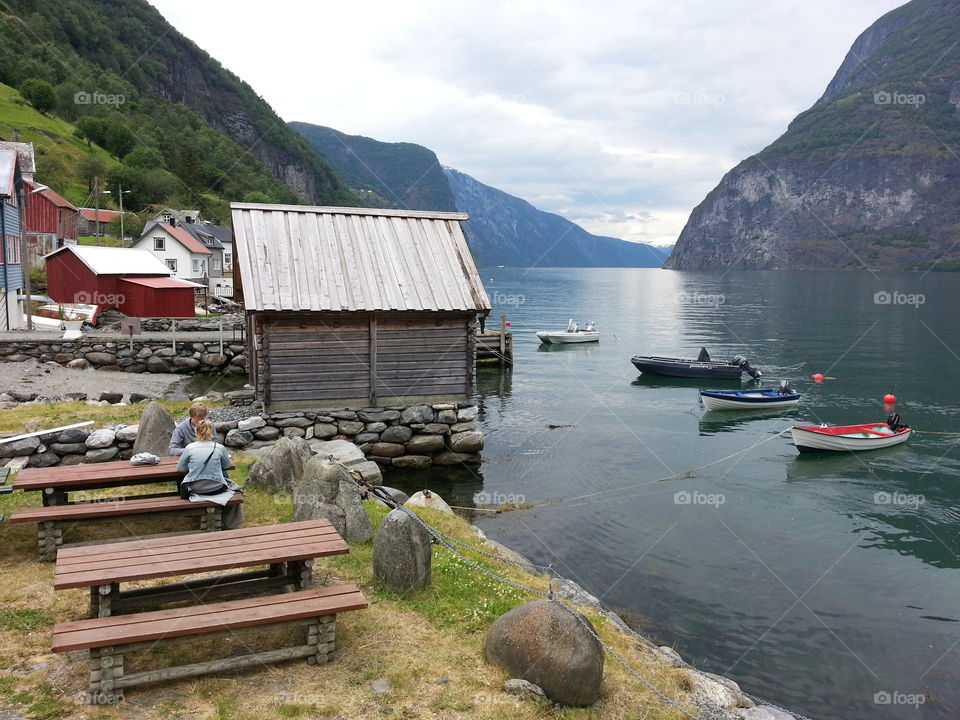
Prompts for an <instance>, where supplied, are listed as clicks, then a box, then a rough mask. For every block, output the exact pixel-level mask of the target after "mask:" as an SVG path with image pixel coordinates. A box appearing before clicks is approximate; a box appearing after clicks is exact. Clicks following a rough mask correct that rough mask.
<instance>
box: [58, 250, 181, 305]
mask: <svg viewBox="0 0 960 720" xmlns="http://www.w3.org/2000/svg"><path fill="white" fill-rule="evenodd" d="M45 260H46V263H47V295H49V296H50V297H51V298H52V299H53V300H54V301H55V302H58V303H82V304H87V305H99V306H100V307H101V309H104V310H106V309H108V308H116V309H117V310H119V311H120V312H122V313H123V314H124V315H129V316H130V317H194V315H195V312H196V311H195V310H194V307H195V305H194V292H195V290H194V289H195V288H196V287H197V285H196V283H191V282H187V281H186V280H177V279H175V278H172V277H170V269H169V268H168V267H167V266H166V265H165V264H164V263H163V262H161V261H160V260H158V259H157V258H156V256H154V255H153V253H151V252H149V251H147V250H132V249H129V248H112V247H95V246H90V245H67V246H65V247H62V248H60V249H59V250H54V251H53V252H52V253H50V254H49V255H47V256H46V257H45Z"/></svg>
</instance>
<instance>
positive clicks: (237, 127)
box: [0, 0, 362, 220]
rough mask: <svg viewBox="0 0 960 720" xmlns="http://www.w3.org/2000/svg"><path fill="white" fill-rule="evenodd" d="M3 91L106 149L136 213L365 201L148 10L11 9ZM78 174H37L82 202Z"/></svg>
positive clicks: (26, 5) (32, 3)
mask: <svg viewBox="0 0 960 720" xmlns="http://www.w3.org/2000/svg"><path fill="white" fill-rule="evenodd" d="M0 82H2V83H5V84H6V85H8V86H10V87H13V88H16V89H18V90H20V91H21V92H22V93H23V94H24V95H25V96H27V97H29V98H30V100H31V102H32V103H33V104H34V105H35V106H36V107H38V108H39V109H42V110H45V111H46V114H47V115H49V116H52V117H53V118H57V119H60V120H65V121H68V122H71V123H73V124H74V125H75V126H76V127H77V128H79V130H80V133H81V134H82V135H83V137H84V138H85V139H87V140H89V141H90V143H91V145H100V146H101V147H102V148H104V149H106V150H107V151H108V153H109V155H112V156H113V158H114V161H113V162H111V163H109V167H107V168H105V169H104V170H103V171H102V174H103V176H104V177H103V178H102V179H103V181H104V182H106V183H108V184H109V185H111V186H112V185H115V184H117V183H119V182H122V183H123V186H124V188H125V189H130V190H131V194H130V195H129V196H127V201H128V202H126V203H125V205H127V204H129V206H130V207H131V208H132V209H138V208H139V207H142V206H144V205H146V204H148V203H171V204H178V205H188V206H192V207H199V208H200V210H201V211H202V212H204V214H205V215H206V216H207V217H211V218H213V219H220V220H227V219H228V218H227V207H226V206H227V203H228V202H229V201H232V200H248V201H263V202H288V203H289V202H301V201H308V202H314V203H319V204H338V205H358V204H360V203H361V201H362V198H361V197H360V196H359V195H357V194H356V193H354V192H352V191H351V190H349V189H348V188H347V187H346V186H345V185H343V183H341V182H340V181H339V179H338V178H337V177H336V175H335V174H334V173H333V171H332V170H331V168H330V167H329V166H328V165H327V164H326V163H325V162H324V161H323V159H322V158H320V157H319V156H318V155H317V154H316V153H314V152H313V151H312V149H311V148H310V147H309V145H308V144H307V143H306V141H305V140H303V139H302V138H301V137H300V136H299V135H298V134H297V133H295V132H294V131H293V130H292V129H290V128H288V127H287V126H286V124H285V123H284V122H283V121H282V120H281V119H280V118H279V117H278V116H277V115H276V113H274V112H273V110H272V109H271V108H270V106H269V105H268V104H267V103H266V102H265V101H264V100H263V99H262V98H260V97H259V96H258V95H257V93H256V92H255V91H254V90H253V89H252V88H251V87H250V86H248V85H247V84H246V83H244V82H243V81H241V80H240V79H239V78H237V77H236V76H235V75H233V74H232V73H230V72H229V71H227V70H225V69H224V68H223V67H222V66H221V65H220V64H219V63H218V62H217V61H216V60H214V59H213V58H211V57H210V56H209V55H208V54H207V53H206V52H204V51H203V50H202V49H201V48H199V47H198V46H197V45H196V44H194V43H193V42H191V41H190V40H188V39H187V38H185V37H184V36H183V35H181V34H180V33H178V32H177V31H176V29H175V28H173V27H171V26H170V25H169V23H167V22H166V20H164V18H163V17H162V16H161V15H160V14H159V12H157V10H156V9H154V8H153V7H152V6H151V5H149V4H148V3H147V2H145V1H144V0H11V1H10V2H5V3H3V4H2V5H0ZM19 107H23V106H19ZM17 120H18V118H17V117H16V116H11V121H12V122H14V123H15V122H16V121H17ZM37 129H38V131H42V130H43V129H44V128H41V127H39V126H38V127H37ZM47 129H48V130H50V132H53V133H54V134H57V135H60V133H59V132H58V131H57V130H56V129H49V128H47ZM41 134H42V132H41ZM21 139H24V140H27V139H33V138H30V137H28V135H27V134H25V133H23V132H22V133H21ZM51 140H53V138H51ZM75 147H76V149H77V150H79V149H80V148H79V147H78V146H75ZM97 154H98V155H99V153H97ZM69 165H70V163H69V162H67V163H66V166H65V167H63V168H58V167H56V165H54V167H53V168H49V167H47V168H45V167H44V163H43V159H42V158H41V159H40V160H39V168H38V170H39V172H38V176H40V175H41V174H43V173H46V172H47V170H48V169H49V170H51V172H52V173H53V175H56V174H58V173H60V174H61V175H62V180H63V182H64V183H65V184H64V185H63V186H62V187H58V186H57V185H56V184H54V183H50V184H51V186H52V187H54V189H57V190H63V191H64V192H65V194H67V195H70V193H74V196H73V197H76V195H75V193H76V192H77V191H78V186H79V185H80V184H81V183H79V182H78V179H79V178H78V177H77V175H76V170H75V168H71V167H69ZM287 183H289V184H287Z"/></svg>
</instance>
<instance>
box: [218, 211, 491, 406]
mask: <svg viewBox="0 0 960 720" xmlns="http://www.w3.org/2000/svg"><path fill="white" fill-rule="evenodd" d="M230 207H231V211H232V216H233V233H234V246H235V261H236V262H235V263H234V287H235V294H236V297H237V299H238V301H239V302H241V303H243V305H244V308H245V311H246V321H247V344H248V368H249V372H250V376H251V382H252V384H253V386H254V388H255V393H256V398H257V399H258V400H260V401H262V402H263V403H264V407H265V409H266V410H267V411H268V412H269V411H284V410H301V409H316V408H333V407H367V406H371V407H376V406H384V405H410V404H415V403H438V402H459V401H463V400H466V399H467V398H468V397H469V396H470V394H471V393H472V392H473V384H474V377H475V372H476V367H475V353H476V330H477V319H478V316H479V315H480V314H483V315H487V314H489V312H490V301H489V299H488V298H487V294H486V291H485V290H484V288H483V284H482V283H481V281H480V277H479V275H478V274H477V269H476V266H475V265H474V261H473V257H472V256H471V254H470V249H469V248H468V247H467V242H466V239H465V238H464V235H463V229H462V227H461V226H460V223H461V222H462V221H464V220H467V215H465V214H463V213H449V212H419V211H407V210H380V209H371V208H336V207H308V206H299V205H265V204H258V203H256V204H255V203H232V204H231V206H230Z"/></svg>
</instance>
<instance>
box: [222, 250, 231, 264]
mask: <svg viewBox="0 0 960 720" xmlns="http://www.w3.org/2000/svg"><path fill="white" fill-rule="evenodd" d="M223 264H224V265H226V266H227V267H230V266H231V265H233V254H232V253H228V252H225V253H224V254H223Z"/></svg>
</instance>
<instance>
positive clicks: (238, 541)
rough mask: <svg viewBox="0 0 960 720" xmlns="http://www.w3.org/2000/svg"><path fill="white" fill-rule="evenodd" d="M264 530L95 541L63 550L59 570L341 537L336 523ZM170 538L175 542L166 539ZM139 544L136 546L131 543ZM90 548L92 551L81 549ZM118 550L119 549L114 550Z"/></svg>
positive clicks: (75, 569) (59, 556)
mask: <svg viewBox="0 0 960 720" xmlns="http://www.w3.org/2000/svg"><path fill="white" fill-rule="evenodd" d="M245 529H246V528H245ZM263 529H264V531H265V532H263V533H262V534H253V533H251V534H248V535H245V536H238V535H236V534H235V533H236V532H238V531H236V530H224V531H222V532H220V533H216V536H215V537H214V536H212V535H211V534H210V533H191V534H188V535H179V536H177V537H170V538H155V539H154V541H153V542H143V541H139V540H137V541H132V542H131V541H129V540H125V541H123V542H120V543H114V544H113V545H112V547H102V546H99V545H95V546H92V547H86V548H67V549H68V550H70V551H71V554H70V555H66V550H64V549H62V550H60V554H59V555H58V557H57V570H56V572H57V574H61V573H72V572H81V571H83V570H87V569H90V568H91V567H121V566H123V565H130V564H135V563H140V564H142V563H143V562H144V561H145V560H147V559H149V560H150V561H151V562H163V561H166V560H171V559H174V560H175V559H179V558H181V557H185V556H187V555H189V554H203V553H210V554H221V553H223V552H225V551H227V552H236V551H240V550H243V549H258V548H262V547H282V546H283V545H287V544H290V543H296V542H318V541H321V540H334V539H339V537H340V536H339V534H338V533H337V531H336V529H334V527H333V526H332V525H329V526H328V525H324V526H320V527H316V526H314V527H305V528H301V529H298V530H296V531H293V532H290V531H286V532H276V531H274V532H269V529H268V527H264V528H263ZM161 540H169V541H174V542H163V543H161V542H160V541H161ZM131 545H135V546H136V547H129V546H131ZM78 550H80V551H82V550H87V551H90V552H87V553H83V552H79V553H78V552H77V551H78ZM111 550H115V552H111Z"/></svg>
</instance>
